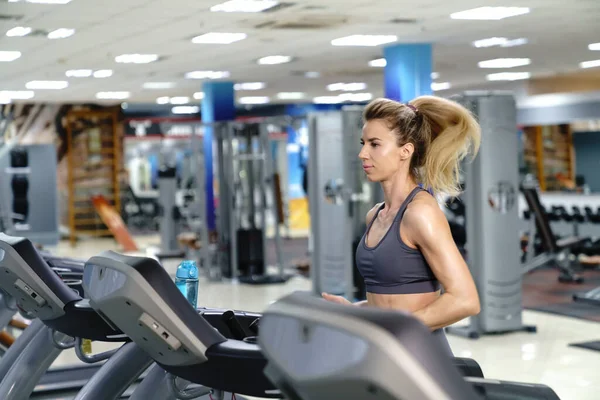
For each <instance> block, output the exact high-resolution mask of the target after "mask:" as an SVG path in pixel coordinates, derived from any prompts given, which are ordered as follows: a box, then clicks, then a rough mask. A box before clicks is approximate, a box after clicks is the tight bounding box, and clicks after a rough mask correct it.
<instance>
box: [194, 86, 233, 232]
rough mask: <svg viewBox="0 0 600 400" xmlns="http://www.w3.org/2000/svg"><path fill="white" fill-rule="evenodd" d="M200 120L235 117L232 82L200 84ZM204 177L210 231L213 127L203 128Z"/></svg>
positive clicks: (212, 213) (212, 204)
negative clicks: (202, 96) (201, 93)
mask: <svg viewBox="0 0 600 400" xmlns="http://www.w3.org/2000/svg"><path fill="white" fill-rule="evenodd" d="M202 90H203V91H204V99H203V100H202V122H205V123H208V124H210V123H211V122H217V121H231V120H233V119H235V96H234V91H233V82H205V83H204V84H203V85H202ZM204 176H205V177H204V179H205V190H206V223H207V225H208V229H209V230H210V231H214V230H215V228H216V224H215V193H214V188H213V128H212V127H211V126H206V127H205V129H204Z"/></svg>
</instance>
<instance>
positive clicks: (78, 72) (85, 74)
mask: <svg viewBox="0 0 600 400" xmlns="http://www.w3.org/2000/svg"><path fill="white" fill-rule="evenodd" d="M92 73H93V71H92V70H91V69H70V70H68V71H67V72H65V75H66V76H67V77H68V78H89V77H90V76H92Z"/></svg>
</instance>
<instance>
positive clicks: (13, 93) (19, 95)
mask: <svg viewBox="0 0 600 400" xmlns="http://www.w3.org/2000/svg"><path fill="white" fill-rule="evenodd" d="M34 95H35V92H34V91H33V90H0V97H6V98H9V99H14V100H29V99H31V98H33V96H34Z"/></svg>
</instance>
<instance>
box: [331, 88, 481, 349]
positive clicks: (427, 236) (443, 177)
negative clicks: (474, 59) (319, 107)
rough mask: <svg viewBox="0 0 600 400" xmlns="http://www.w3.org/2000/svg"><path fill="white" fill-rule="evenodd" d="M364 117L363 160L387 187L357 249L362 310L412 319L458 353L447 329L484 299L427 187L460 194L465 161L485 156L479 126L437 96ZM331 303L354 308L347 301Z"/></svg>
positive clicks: (376, 109)
mask: <svg viewBox="0 0 600 400" xmlns="http://www.w3.org/2000/svg"><path fill="white" fill-rule="evenodd" d="M363 117H364V121H365V123H364V126H363V136H362V146H363V147H362V150H361V151H360V153H359V155H358V156H359V158H360V159H361V160H362V164H363V169H364V171H365V173H366V175H367V178H368V179H369V180H370V181H372V182H380V184H381V186H382V188H383V192H384V202H383V203H381V204H377V205H375V207H373V208H372V209H371V210H370V211H369V212H368V213H367V217H366V223H367V230H366V232H365V234H364V236H363V238H362V240H361V242H360V244H359V245H358V247H357V250H356V264H357V268H358V269H359V271H360V273H361V275H362V276H363V278H364V280H365V284H366V288H367V300H366V301H362V302H358V303H354V304H355V305H358V306H366V305H368V306H374V307H382V308H391V309H397V310H402V311H405V312H409V313H411V314H412V315H414V316H415V317H416V318H418V319H419V320H420V321H422V322H423V323H424V324H425V325H426V326H428V327H429V328H430V329H431V330H432V331H433V332H434V334H435V335H436V336H439V337H440V340H441V341H442V343H443V345H444V346H445V347H446V349H447V351H448V352H449V354H451V350H450V346H449V345H448V342H447V340H446V337H445V335H444V331H443V328H444V327H446V326H448V325H451V324H453V323H455V322H457V321H460V320H462V319H463V318H465V317H468V316H472V315H476V314H478V313H479V296H478V294H477V289H476V287H475V284H474V282H473V278H472V277H471V274H470V272H469V269H468V267H467V265H466V263H465V261H464V259H463V257H462V256H461V254H460V252H459V250H458V248H457V246H456V244H455V243H454V240H453V239H452V235H451V233H450V228H449V225H448V221H447V219H446V217H445V215H444V213H443V211H442V210H441V209H440V207H439V205H438V203H437V201H436V199H435V198H434V197H433V196H432V195H431V194H430V193H429V192H428V191H425V190H424V189H422V187H426V188H428V189H429V190H430V191H431V192H432V193H438V194H440V193H446V194H449V195H456V194H458V193H459V167H460V162H461V160H462V159H463V158H465V156H466V155H467V154H468V153H469V150H472V153H473V157H474V156H475V155H476V154H477V151H478V150H479V143H480V136H481V132H480V128H479V125H478V124H477V122H476V121H475V119H474V118H473V116H472V115H471V113H470V112H469V111H468V110H467V109H465V108H464V107H462V106H461V105H459V104H458V103H455V102H453V101H450V100H446V99H443V98H438V97H434V96H422V97H419V98H417V99H415V100H413V101H412V102H410V104H402V103H398V102H395V101H392V100H388V99H376V100H374V101H372V102H371V103H370V104H369V105H368V106H367V107H366V109H365V111H364V116H363ZM440 286H442V287H443V288H444V293H443V294H441V291H440ZM323 297H324V298H325V299H326V300H329V301H332V302H337V303H341V304H352V303H350V302H349V301H348V300H346V299H345V298H343V297H341V296H333V295H330V294H327V293H323Z"/></svg>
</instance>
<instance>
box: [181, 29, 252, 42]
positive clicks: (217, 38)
mask: <svg viewBox="0 0 600 400" xmlns="http://www.w3.org/2000/svg"><path fill="white" fill-rule="evenodd" d="M247 37H248V35H246V34H245V33H219V32H209V33H205V34H204V35H200V36H196V37H194V38H193V39H192V43H196V44H231V43H234V42H239V41H240V40H244V39H246V38H247Z"/></svg>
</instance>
